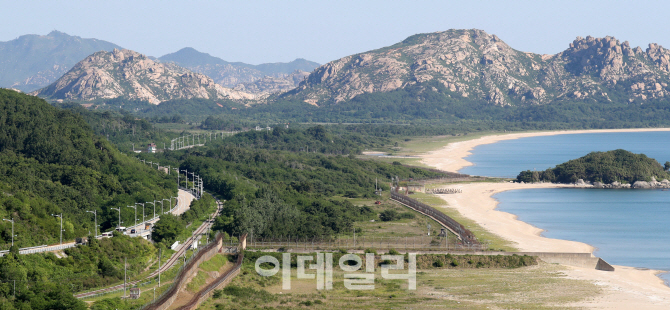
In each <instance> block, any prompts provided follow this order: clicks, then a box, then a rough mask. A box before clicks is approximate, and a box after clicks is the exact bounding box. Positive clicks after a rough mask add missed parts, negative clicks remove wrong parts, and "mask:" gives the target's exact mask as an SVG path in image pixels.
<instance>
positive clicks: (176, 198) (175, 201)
mask: <svg viewBox="0 0 670 310" xmlns="http://www.w3.org/2000/svg"><path fill="white" fill-rule="evenodd" d="M172 198H174V204H172ZM178 199H179V197H178V196H177V197H170V210H172V208H174V207H175V206H176V205H177V203H179V200H178Z"/></svg>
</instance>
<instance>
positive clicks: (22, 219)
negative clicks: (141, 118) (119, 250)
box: [0, 89, 176, 250]
mask: <svg viewBox="0 0 670 310" xmlns="http://www.w3.org/2000/svg"><path fill="white" fill-rule="evenodd" d="M0 191H1V193H2V195H0V217H2V218H13V219H14V220H15V227H14V229H15V234H16V235H17V236H16V237H15V240H14V242H15V244H17V245H18V246H19V247H28V246H36V245H42V244H53V243H57V242H58V239H59V234H58V230H59V227H60V221H59V220H58V218H55V217H53V216H51V214H60V213H63V229H64V232H63V239H64V240H73V239H74V238H76V237H82V236H87V235H88V234H89V232H90V233H93V232H94V227H93V226H94V225H93V215H92V214H90V213H86V212H85V211H93V210H96V211H97V212H98V224H100V225H101V228H102V229H108V228H110V227H112V226H115V225H116V224H117V222H118V220H117V218H118V214H117V211H113V210H111V209H110V208H111V207H117V208H118V207H121V208H126V205H134V203H135V202H145V201H152V200H154V199H162V198H167V197H170V196H175V194H176V183H175V181H174V180H173V179H172V178H170V177H168V176H167V175H165V174H163V173H162V172H158V171H156V170H155V169H151V168H150V167H148V166H145V165H143V164H141V163H140V162H138V161H137V160H136V159H133V158H130V157H128V156H126V155H124V154H122V153H120V152H119V151H118V150H117V149H116V147H115V146H114V145H112V144H111V143H109V142H108V141H107V140H106V139H105V138H103V137H101V136H97V135H95V134H94V133H93V132H92V130H91V129H90V127H89V125H88V124H86V122H85V121H84V119H83V118H82V117H81V116H79V115H76V114H74V113H72V112H70V111H67V110H60V109H57V108H54V107H52V106H50V105H49V104H47V103H46V102H44V101H43V100H41V99H39V98H36V97H32V96H27V95H23V94H19V93H17V92H14V91H10V90H5V89H0ZM132 216H133V215H132V214H131V212H125V211H124V212H123V213H122V221H125V222H126V223H130V222H131V221H132ZM10 244H11V225H10V223H9V222H6V221H3V222H2V224H0V249H3V250H4V249H8V248H9V246H10Z"/></svg>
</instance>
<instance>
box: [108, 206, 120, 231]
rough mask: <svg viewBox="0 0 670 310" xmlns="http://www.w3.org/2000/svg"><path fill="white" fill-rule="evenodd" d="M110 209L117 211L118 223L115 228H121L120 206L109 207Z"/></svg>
mask: <svg viewBox="0 0 670 310" xmlns="http://www.w3.org/2000/svg"><path fill="white" fill-rule="evenodd" d="M110 209H111V210H116V211H119V224H118V225H117V226H116V229H120V228H121V208H110Z"/></svg>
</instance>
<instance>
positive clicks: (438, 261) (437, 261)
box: [433, 260, 453, 268]
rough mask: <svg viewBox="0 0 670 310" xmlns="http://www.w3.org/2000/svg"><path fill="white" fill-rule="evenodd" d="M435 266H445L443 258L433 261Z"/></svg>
mask: <svg viewBox="0 0 670 310" xmlns="http://www.w3.org/2000/svg"><path fill="white" fill-rule="evenodd" d="M452 264H453V263H452ZM433 267H437V268H440V267H444V263H443V262H442V261H441V260H436V261H434V262H433Z"/></svg>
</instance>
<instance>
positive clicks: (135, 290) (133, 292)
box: [130, 287, 141, 299]
mask: <svg viewBox="0 0 670 310" xmlns="http://www.w3.org/2000/svg"><path fill="white" fill-rule="evenodd" d="M140 293H141V291H140V288H139V287H131V288H130V299H139V298H140Z"/></svg>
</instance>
